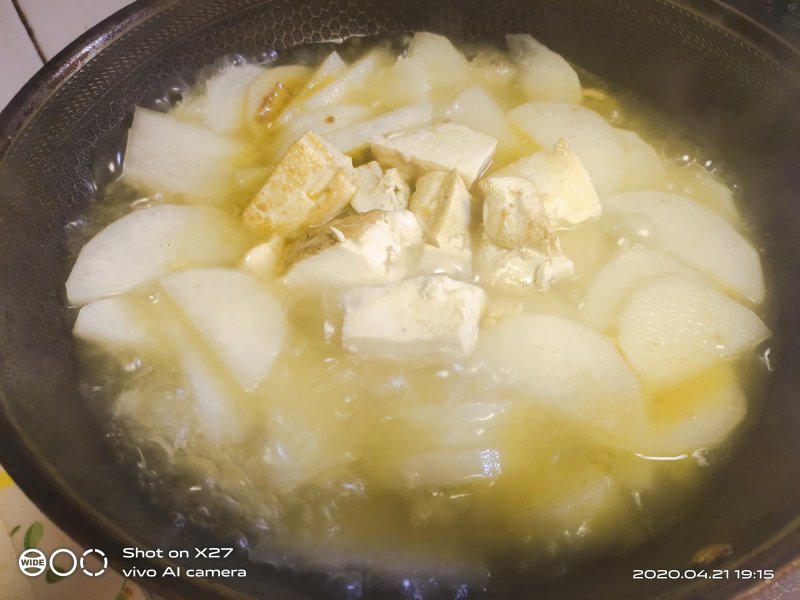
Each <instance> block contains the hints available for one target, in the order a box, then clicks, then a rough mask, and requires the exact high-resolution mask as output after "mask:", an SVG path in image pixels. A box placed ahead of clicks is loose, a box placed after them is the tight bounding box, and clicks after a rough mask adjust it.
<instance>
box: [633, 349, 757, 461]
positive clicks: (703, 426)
mask: <svg viewBox="0 0 800 600" xmlns="http://www.w3.org/2000/svg"><path fill="white" fill-rule="evenodd" d="M746 413H747V398H746V397H745V395H744V392H743V391H742V388H741V387H740V385H739V382H738V380H737V377H736V372H735V371H734V368H733V366H732V365H729V364H727V363H724V362H720V363H717V364H716V365H715V366H713V367H711V368H710V369H708V370H706V371H703V372H702V373H699V374H697V375H695V376H694V377H692V378H690V379H688V380H687V381H684V382H682V383H680V384H678V385H677V386H675V387H673V388H670V389H669V390H667V391H666V392H664V393H663V394H662V395H660V396H658V397H657V398H655V399H654V400H653V401H652V402H651V404H650V417H651V426H650V430H649V433H648V436H647V441H646V442H645V445H644V448H643V449H642V451H641V453H642V454H643V455H646V456H680V455H691V454H692V453H693V452H695V451H696V450H700V449H710V448H714V447H716V446H719V445H720V444H722V443H723V442H725V441H726V440H727V439H729V437H730V435H731V433H732V432H733V431H734V430H735V429H736V427H738V425H739V424H740V423H741V422H742V421H743V420H744V417H745V414H746Z"/></svg>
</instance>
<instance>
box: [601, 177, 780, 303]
mask: <svg viewBox="0 0 800 600" xmlns="http://www.w3.org/2000/svg"><path fill="white" fill-rule="evenodd" d="M603 207H604V210H605V212H606V214H607V215H608V216H609V217H610V218H611V219H614V220H616V222H617V223H619V224H621V225H622V226H623V227H624V226H626V224H631V223H633V224H634V225H635V226H636V227H637V228H638V229H640V230H641V234H640V235H639V236H638V237H639V239H640V240H642V241H644V242H645V243H647V244H649V245H652V246H654V247H656V248H659V249H661V250H663V251H664V252H667V253H669V254H672V255H673V256H674V257H676V258H678V259H680V260H682V261H683V262H685V263H686V264H687V265H689V266H691V267H694V268H695V269H697V270H699V271H702V272H703V273H706V274H707V275H709V276H711V277H712V278H713V279H715V280H716V281H717V282H718V283H719V284H720V285H722V286H723V287H725V288H727V289H730V290H731V291H732V292H733V293H735V294H736V295H738V296H742V297H744V298H748V299H749V300H751V301H753V302H761V301H762V300H763V299H764V274H763V272H762V270H761V258H760V257H759V255H758V252H757V251H756V249H755V248H753V246H752V245H751V244H750V242H748V241H747V240H746V239H745V238H744V237H743V236H742V235H741V234H740V233H739V232H738V231H736V229H734V228H733V227H732V226H731V225H730V223H728V222H727V221H726V220H725V219H723V218H722V217H720V216H719V215H718V214H716V213H714V212H713V211H712V210H711V209H709V208H706V207H705V206H702V205H701V204H698V203H697V202H695V201H694V200H691V199H689V198H685V197H684V196H678V195H676V194H670V193H668V192H657V191H643V192H628V193H625V194H615V195H614V196H612V197H611V198H608V200H607V201H606V202H605V203H604V205H603Z"/></svg>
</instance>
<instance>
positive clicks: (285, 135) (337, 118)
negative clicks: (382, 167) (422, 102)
mask: <svg viewBox="0 0 800 600" xmlns="http://www.w3.org/2000/svg"><path fill="white" fill-rule="evenodd" d="M399 110H403V109H399ZM372 112H373V111H372V110H371V109H370V108H368V107H366V106H363V105H361V104H338V105H336V106H325V107H323V108H320V109H317V110H312V111H308V112H305V111H304V112H302V113H299V114H298V115H297V116H295V117H294V119H292V121H291V122H290V123H288V124H287V125H286V126H284V127H283V128H281V130H280V131H279V132H277V134H276V136H275V138H274V140H273V142H272V144H273V145H272V151H273V153H274V154H275V156H283V155H284V154H286V151H287V150H288V149H289V146H291V145H292V144H293V143H294V142H296V141H297V140H299V139H300V138H301V137H303V135H305V134H306V133H307V132H309V131H314V132H316V133H318V134H320V135H326V134H327V133H329V132H333V131H335V130H341V129H346V128H348V127H350V126H353V127H354V128H358V127H359V126H360V125H361V124H362V123H364V122H368V120H369V119H370V117H371V116H372Z"/></svg>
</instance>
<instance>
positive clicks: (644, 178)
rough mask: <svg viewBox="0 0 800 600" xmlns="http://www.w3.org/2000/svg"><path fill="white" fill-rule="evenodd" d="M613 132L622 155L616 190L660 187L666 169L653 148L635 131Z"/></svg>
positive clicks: (620, 130) (665, 176) (625, 190)
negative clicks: (620, 173) (620, 171)
mask: <svg viewBox="0 0 800 600" xmlns="http://www.w3.org/2000/svg"><path fill="white" fill-rule="evenodd" d="M614 132H615V133H616V134H617V139H618V140H619V142H620V144H622V151H623V153H624V155H623V165H622V177H621V178H620V182H619V185H618V186H617V190H618V191H620V192H627V191H635V190H652V189H658V188H660V187H662V186H663V185H664V184H665V183H666V181H667V168H666V166H665V165H664V161H663V160H662V159H661V157H660V156H659V155H658V152H656V150H655V148H653V147H652V146H651V145H650V144H648V143H647V142H645V141H644V140H643V139H642V138H641V137H639V134H638V133H636V132H635V131H628V130H627V129H615V130H614Z"/></svg>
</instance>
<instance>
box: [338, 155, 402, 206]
mask: <svg viewBox="0 0 800 600" xmlns="http://www.w3.org/2000/svg"><path fill="white" fill-rule="evenodd" d="M356 176H357V178H358V191H357V192H356V195H355V196H354V197H353V199H352V200H351V201H350V206H352V207H353V209H354V210H355V211H356V212H360V213H365V212H369V211H371V210H405V209H407V208H408V200H409V197H410V196H411V190H410V189H409V187H408V184H407V183H406V180H405V179H403V176H402V175H400V172H399V171H398V170H397V169H387V170H386V171H385V172H384V171H383V169H381V166H380V165H379V164H378V163H377V162H375V161H374V160H373V161H372V162H369V163H367V164H365V165H361V166H360V167H356Z"/></svg>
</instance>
